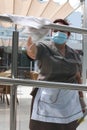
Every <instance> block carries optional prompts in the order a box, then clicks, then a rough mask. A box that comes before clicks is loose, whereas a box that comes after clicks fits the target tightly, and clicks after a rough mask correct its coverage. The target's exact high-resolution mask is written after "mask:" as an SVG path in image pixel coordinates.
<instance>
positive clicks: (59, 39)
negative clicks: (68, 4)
mask: <svg viewBox="0 0 87 130" xmlns="http://www.w3.org/2000/svg"><path fill="white" fill-rule="evenodd" d="M52 41H53V42H54V43H56V44H64V43H65V42H66V41H67V34H66V33H63V32H56V33H54V34H53V36H52Z"/></svg>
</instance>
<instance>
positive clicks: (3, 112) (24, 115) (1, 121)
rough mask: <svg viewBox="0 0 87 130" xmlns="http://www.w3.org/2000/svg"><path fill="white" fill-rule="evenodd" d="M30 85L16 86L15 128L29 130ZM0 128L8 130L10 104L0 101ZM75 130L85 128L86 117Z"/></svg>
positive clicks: (86, 123) (86, 128) (86, 126)
mask: <svg viewBox="0 0 87 130" xmlns="http://www.w3.org/2000/svg"><path fill="white" fill-rule="evenodd" d="M31 89H32V88H31V87H26V86H25V87H20V86H19V87H18V89H17V90H18V91H17V95H18V100H19V105H17V130H29V113H30V103H31V96H30V95H29V93H30V92H31ZM0 130H10V106H8V105H7V104H6V102H5V103H2V102H1V101H0ZM77 130H87V117H86V118H85V120H84V121H83V122H82V123H81V125H80V126H79V127H78V128H77Z"/></svg>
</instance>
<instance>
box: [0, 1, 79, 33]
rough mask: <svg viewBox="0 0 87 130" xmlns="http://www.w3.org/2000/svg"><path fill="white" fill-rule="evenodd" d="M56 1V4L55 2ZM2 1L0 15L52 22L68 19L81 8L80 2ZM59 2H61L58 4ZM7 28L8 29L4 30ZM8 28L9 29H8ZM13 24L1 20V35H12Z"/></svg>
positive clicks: (0, 2)
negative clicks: (58, 19)
mask: <svg viewBox="0 0 87 130" xmlns="http://www.w3.org/2000/svg"><path fill="white" fill-rule="evenodd" d="M54 1H56V2H54ZM54 1H53V0H45V1H44V2H43V0H0V14H1V15H2V14H14V15H23V16H35V17H43V18H47V19H50V20H52V21H53V20H55V19H57V18H63V19H64V18H66V17H67V16H69V15H70V14H71V13H72V12H73V11H74V10H75V9H76V8H78V7H79V6H80V0H75V2H76V1H77V3H74V1H73V2H72V0H54ZM58 1H59V2H58ZM3 27H6V28H3ZM7 27H8V28H7ZM11 27H12V24H10V23H8V22H4V21H1V20H0V28H2V29H0V30H1V31H0V33H1V34H3V35H4V34H5V35H7V34H10V33H8V31H7V34H6V30H8V29H9V31H12V28H11Z"/></svg>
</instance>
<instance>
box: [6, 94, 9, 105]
mask: <svg viewBox="0 0 87 130" xmlns="http://www.w3.org/2000/svg"><path fill="white" fill-rule="evenodd" d="M6 101H7V104H8V105H9V99H8V96H7V94H6Z"/></svg>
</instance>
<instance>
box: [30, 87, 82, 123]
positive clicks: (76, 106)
mask: <svg viewBox="0 0 87 130" xmlns="http://www.w3.org/2000/svg"><path fill="white" fill-rule="evenodd" d="M82 116H83V112H82V109H81V105H80V102H79V95H78V91H76V90H66V89H57V88H39V90H38V92H37V95H36V97H35V101H34V106H33V112H32V119H34V120H39V121H43V122H54V123H65V124H67V123H69V122H72V121H74V120H77V119H79V118H81V117H82Z"/></svg>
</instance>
